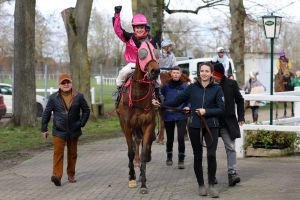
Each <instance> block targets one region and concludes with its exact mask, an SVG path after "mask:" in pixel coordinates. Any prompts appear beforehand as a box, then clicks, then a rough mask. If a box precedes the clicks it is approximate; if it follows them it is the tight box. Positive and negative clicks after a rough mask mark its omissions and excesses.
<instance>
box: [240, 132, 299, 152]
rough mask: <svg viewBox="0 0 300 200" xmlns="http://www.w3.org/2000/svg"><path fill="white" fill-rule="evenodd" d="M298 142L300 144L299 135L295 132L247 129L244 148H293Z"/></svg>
mask: <svg viewBox="0 0 300 200" xmlns="http://www.w3.org/2000/svg"><path fill="white" fill-rule="evenodd" d="M298 144H300V136H299V135H298V134H297V133H295V132H281V131H267V130H257V131H247V134H246V137H245V144H244V148H245V149H246V148H247V147H249V146H252V147H253V148H258V147H260V148H266V149H283V148H289V149H291V150H294V149H295V148H296V147H297V145H298Z"/></svg>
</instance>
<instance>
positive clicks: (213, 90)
mask: <svg viewBox="0 0 300 200" xmlns="http://www.w3.org/2000/svg"><path fill="white" fill-rule="evenodd" d="M199 72H200V73H199V77H198V80H197V81H196V82H195V83H193V84H191V85H189V86H188V87H187V89H186V90H185V91H184V92H183V93H181V94H180V95H179V96H177V97H176V98H175V99H174V100H171V101H166V102H164V103H163V104H162V105H161V107H162V108H163V107H170V106H171V107H176V106H179V105H180V104H182V103H184V102H188V103H190V105H191V108H190V109H191V117H190V120H189V124H188V125H189V136H190V140H191V144H192V148H193V153H194V171H195V174H196V178H197V182H198V185H199V195H201V196H206V195H207V191H206V188H205V186H204V180H203V169H202V154H203V146H202V144H203V143H202V142H201V141H202V138H201V137H200V135H201V134H200V132H201V131H202V134H203V137H204V139H205V143H206V145H207V163H208V184H209V187H208V193H209V195H210V196H211V197H218V196H219V193H218V191H217V190H216V189H215V188H214V179H215V174H216V170H217V161H216V150H217V145H218V133H219V119H218V118H219V117H220V115H222V114H223V112H224V96H223V92H222V88H221V87H220V86H219V85H218V84H214V83H213V82H212V72H213V67H212V65H211V63H202V64H201V65H200V66H199ZM153 104H154V105H159V102H158V101H157V100H153ZM200 115H202V116H203V117H204V118H205V121H206V123H207V125H208V127H209V129H210V131H211V133H212V135H209V133H208V131H207V130H206V129H205V128H203V125H204V124H203V123H202V122H201V120H200ZM200 140H201V141H200Z"/></svg>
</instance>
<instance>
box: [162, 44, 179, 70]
mask: <svg viewBox="0 0 300 200" xmlns="http://www.w3.org/2000/svg"><path fill="white" fill-rule="evenodd" d="M174 66H176V57H175V55H174V53H173V43H172V42H171V41H170V40H167V39H165V40H163V41H162V42H161V51H160V55H159V67H160V68H172V67H174Z"/></svg>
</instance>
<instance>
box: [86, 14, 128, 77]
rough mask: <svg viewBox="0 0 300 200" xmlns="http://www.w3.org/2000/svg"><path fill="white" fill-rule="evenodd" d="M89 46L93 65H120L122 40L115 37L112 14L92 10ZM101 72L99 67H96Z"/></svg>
mask: <svg viewBox="0 0 300 200" xmlns="http://www.w3.org/2000/svg"><path fill="white" fill-rule="evenodd" d="M88 38H89V39H88V48H89V56H90V61H91V66H92V67H93V66H97V65H99V64H102V65H103V66H107V65H108V66H113V65H115V66H120V64H121V59H122V55H121V54H122V52H121V51H122V48H121V46H122V44H123V43H122V42H121V41H120V40H119V39H118V38H117V37H115V33H114V30H113V28H112V24H111V16H104V15H103V14H101V13H100V12H97V10H96V9H94V10H93V11H92V15H91V22H90V28H89V35H88ZM96 70H97V72H99V68H98V66H97V68H96Z"/></svg>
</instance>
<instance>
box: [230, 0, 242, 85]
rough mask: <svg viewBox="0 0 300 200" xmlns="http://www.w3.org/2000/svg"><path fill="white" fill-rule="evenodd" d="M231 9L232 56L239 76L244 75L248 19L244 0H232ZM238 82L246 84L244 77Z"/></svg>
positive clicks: (238, 78) (239, 77) (240, 77)
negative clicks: (245, 28) (246, 23)
mask: <svg viewBox="0 0 300 200" xmlns="http://www.w3.org/2000/svg"><path fill="white" fill-rule="evenodd" d="M229 7H230V14H231V18H230V19H231V42H230V56H231V58H232V59H233V60H234V62H235V66H236V70H237V74H244V67H245V63H244V57H245V56H244V54H245V53H244V49H245V32H244V24H245V18H246V11H245V7H244V4H243V0H230V1H229ZM237 81H238V82H239V84H241V85H242V84H244V76H238V77H237Z"/></svg>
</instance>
